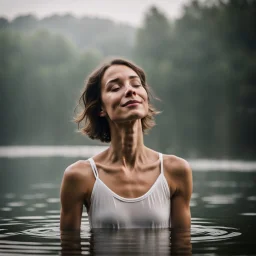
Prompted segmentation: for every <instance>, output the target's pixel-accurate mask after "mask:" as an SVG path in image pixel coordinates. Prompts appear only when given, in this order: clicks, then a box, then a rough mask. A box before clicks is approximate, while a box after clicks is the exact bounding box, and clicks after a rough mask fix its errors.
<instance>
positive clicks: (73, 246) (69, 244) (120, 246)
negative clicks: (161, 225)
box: [62, 229, 191, 256]
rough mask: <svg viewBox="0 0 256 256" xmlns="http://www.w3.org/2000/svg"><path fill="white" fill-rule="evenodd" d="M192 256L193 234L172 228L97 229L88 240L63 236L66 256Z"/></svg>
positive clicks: (68, 235) (63, 251)
mask: <svg viewBox="0 0 256 256" xmlns="http://www.w3.org/2000/svg"><path fill="white" fill-rule="evenodd" d="M87 251H88V252H89V251H90V253H91V254H93V255H111V256H112V255H118V256H119V255H161V256H162V255H163V256H164V255H170V254H173V253H177V254H179V255H182V254H183V255H191V243H190V231H177V232H176V231H175V232H174V231H170V230H168V229H153V230H152V229H119V230H111V229H95V230H93V231H92V232H91V233H90V237H89V238H88V239H86V238H82V239H81V237H80V233H74V232H71V233H69V232H63V233H62V255H68V254H69V253H71V254H72V255H82V254H83V253H85V252H87Z"/></svg>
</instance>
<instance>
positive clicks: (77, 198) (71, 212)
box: [60, 161, 90, 230]
mask: <svg viewBox="0 0 256 256" xmlns="http://www.w3.org/2000/svg"><path fill="white" fill-rule="evenodd" d="M88 168H89V165H88V163H87V162H85V161H78V162H76V163H74V164H72V165H71V166H69V167H67V169H66V170H65V172H64V175H63V179H62V184H61V190H60V201H61V214H60V229H61V230H79V229H80V226H81V217H82V211H83V204H84V201H85V199H86V198H87V196H88V194H89V193H90V186H87V183H88V179H87V177H86V176H88V175H86V174H87V173H88Z"/></svg>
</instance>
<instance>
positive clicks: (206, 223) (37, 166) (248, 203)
mask: <svg viewBox="0 0 256 256" xmlns="http://www.w3.org/2000/svg"><path fill="white" fill-rule="evenodd" d="M80 159H81V158H80ZM76 160H77V158H75V157H71V158H62V157H52V158H49V157H47V158H39V157H34V158H0V255H123V254H124V255H170V254H172V255H175V254H178V255H189V254H190V255H256V249H255V246H254V240H255V239H254V234H255V230H256V187H255V185H256V172H254V171H253V169H252V168H251V169H250V170H249V171H248V170H247V169H246V167H245V170H243V169H242V167H241V166H240V168H239V170H238V168H237V170H234V168H233V169H232V168H231V169H232V170H227V169H223V168H222V169H221V168H220V169H217V168H216V167H215V169H214V168H211V167H209V168H208V169H206V170H205V171H204V170H203V169H202V168H200V167H198V169H196V168H195V167H196V166H194V168H193V179H194V192H193V196H192V200H191V213H192V228H191V231H190V234H189V235H190V236H191V240H190V242H188V240H187V236H188V234H187V232H185V231H184V232H181V231H180V232H178V231H175V230H169V229H163V230H105V231H104V230H94V231H90V229H89V223H88V218H87V214H86V211H85V210H84V214H83V217H82V230H81V233H79V234H77V233H72V234H70V233H65V234H60V232H59V209H60V202H59V186H60V183H61V179H62V175H63V171H64V169H65V168H66V166H67V165H69V164H71V163H72V162H74V161H76ZM215 164H216V163H215ZM247 167H248V166H247ZM61 237H62V242H61ZM175 239H176V240H175ZM191 250H192V252H191Z"/></svg>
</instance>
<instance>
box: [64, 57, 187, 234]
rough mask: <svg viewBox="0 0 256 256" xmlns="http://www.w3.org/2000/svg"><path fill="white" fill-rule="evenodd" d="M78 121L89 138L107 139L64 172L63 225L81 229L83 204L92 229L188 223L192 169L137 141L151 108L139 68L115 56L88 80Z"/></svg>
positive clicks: (150, 116) (149, 118) (149, 120)
mask: <svg viewBox="0 0 256 256" xmlns="http://www.w3.org/2000/svg"><path fill="white" fill-rule="evenodd" d="M80 102H81V103H82V107H83V109H82V111H81V113H80V114H79V115H78V116H77V118H76V122H77V123H78V124H81V123H83V125H84V126H83V128H82V132H83V133H85V134H87V135H88V136H89V137H90V138H92V139H99V140H101V141H103V142H110V146H109V147H108V149H107V150H105V151H104V152H102V153H100V154H98V155H96V156H94V157H93V158H90V159H88V160H81V161H78V162H76V163H74V164H72V165H71V166H69V167H68V168H67V169H66V170H65V173H64V177H63V181H62V186H61V218H60V228H61V230H79V229H80V226H81V216H82V210H83V205H85V206H86V208H87V212H88V217H89V222H90V227H91V228H168V227H172V228H176V227H177V228H184V229H189V228H190V225H191V224H190V223H191V220H190V219H191V217H190V207H189V202H190V197H191V193H192V173H191V169H190V167H189V165H188V163H187V162H186V161H185V160H183V159H181V158H179V157H176V156H173V155H164V156H163V155H162V154H161V153H158V152H156V151H154V150H152V149H150V148H148V147H146V146H145V145H144V143H143V133H145V132H146V131H147V130H149V129H150V128H151V127H152V126H153V125H154V115H155V114H156V113H157V112H156V111H155V109H154V108H153V107H152V105H151V104H150V102H149V87H148V85H147V83H146V78H145V73H144V72H143V70H142V69H140V68H139V67H137V66H136V65H135V64H133V63H131V62H129V61H126V60H122V59H114V60H112V61H111V62H109V63H107V64H104V65H102V66H101V67H100V68H99V69H97V70H96V71H95V72H94V73H93V74H92V75H91V76H90V77H89V79H88V81H87V84H86V88H85V90H84V92H83V94H82V96H81V99H80Z"/></svg>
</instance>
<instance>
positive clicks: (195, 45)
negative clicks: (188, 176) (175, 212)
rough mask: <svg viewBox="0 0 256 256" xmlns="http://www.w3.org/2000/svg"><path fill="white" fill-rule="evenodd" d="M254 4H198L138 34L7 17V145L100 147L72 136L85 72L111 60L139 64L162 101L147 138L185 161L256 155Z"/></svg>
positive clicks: (3, 41) (152, 20)
mask: <svg viewBox="0 0 256 256" xmlns="http://www.w3.org/2000/svg"><path fill="white" fill-rule="evenodd" d="M255 27H256V1H255V0H229V1H221V0H215V1H211V2H210V4H209V1H208V2H207V3H206V2H203V3H202V2H199V1H191V2H190V3H189V4H187V5H186V6H185V7H184V10H183V15H182V17H180V18H179V19H177V20H170V19H168V18H167V16H166V15H165V13H164V12H162V11H161V10H160V9H159V8H157V7H156V6H152V7H151V8H150V9H149V10H148V12H147V13H146V14H145V17H144V23H143V25H142V26H141V27H139V28H133V27H131V26H128V25H124V24H116V23H114V22H113V21H110V20H101V19H92V18H90V19H89V18H81V19H78V18H75V17H73V16H71V15H65V16H57V15H55V16H51V17H48V18H45V19H42V20H38V19H37V18H35V17H34V16H31V15H30V16H20V17H17V18H16V19H14V20H12V21H8V20H7V19H5V18H0V46H1V47H0V59H1V63H0V65H1V68H0V107H1V112H0V113H1V126H0V144H1V145H17V144H21V145H38V144H40V145H44V144H47V145H48V144H57V145H66V144H95V143H96V144H99V142H95V141H91V140H89V139H87V138H86V137H82V136H80V135H78V134H76V133H75V132H74V130H75V128H76V127H75V125H74V124H72V117H73V110H74V107H75V103H76V102H77V100H78V97H79V94H80V91H81V90H82V88H83V83H84V79H85V78H86V76H87V75H88V74H89V73H90V72H91V71H92V70H93V69H94V68H95V67H96V66H97V65H98V64H99V63H100V62H101V61H102V60H103V59H104V58H105V57H106V56H120V57H125V58H128V59H130V60H133V61H135V62H136V63H138V64H139V65H140V66H141V67H142V68H143V69H144V70H145V71H146V74H147V78H148V83H149V85H150V86H151V87H152V89H153V91H154V93H155V95H156V96H157V97H158V98H160V100H154V99H153V103H154V104H155V105H156V106H157V108H158V109H159V110H160V111H161V112H162V113H161V114H159V115H158V116H157V117H156V122H157V126H156V127H155V128H153V130H152V131H151V132H150V133H149V135H147V136H146V137H145V140H146V144H147V145H148V146H150V147H153V148H155V149H156V150H159V151H162V152H164V153H168V154H177V155H180V156H183V157H210V158H215V157H216V158H241V159H253V158H255V156H256V138H255V137H256V135H255V131H256V97H255V96H256V72H255V70H256V31H255Z"/></svg>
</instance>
